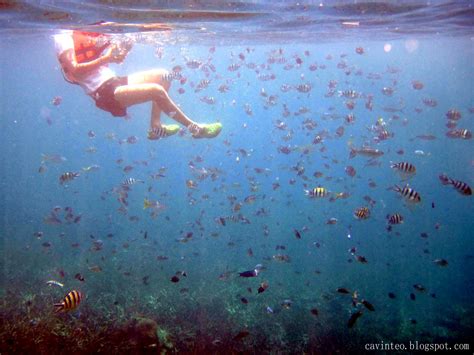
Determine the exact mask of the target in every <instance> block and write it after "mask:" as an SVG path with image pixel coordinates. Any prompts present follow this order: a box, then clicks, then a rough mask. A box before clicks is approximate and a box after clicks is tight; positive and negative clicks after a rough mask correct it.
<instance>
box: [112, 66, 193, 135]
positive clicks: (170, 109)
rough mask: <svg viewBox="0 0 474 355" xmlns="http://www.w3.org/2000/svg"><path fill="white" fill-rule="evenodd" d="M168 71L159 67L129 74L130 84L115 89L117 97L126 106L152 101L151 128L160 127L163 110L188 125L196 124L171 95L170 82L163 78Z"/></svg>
mask: <svg viewBox="0 0 474 355" xmlns="http://www.w3.org/2000/svg"><path fill="white" fill-rule="evenodd" d="M167 73H168V72H167V71H166V70H164V69H157V70H151V71H147V72H140V73H136V74H132V75H129V77H128V85H123V86H119V87H118V88H116V89H115V98H116V99H117V101H119V102H120V103H121V104H122V105H123V106H125V107H128V106H132V105H136V104H141V103H144V102H148V101H152V110H151V119H150V126H151V128H157V127H160V125H161V122H160V115H161V111H163V112H164V113H166V114H167V115H168V116H169V117H171V118H173V119H174V120H175V121H177V122H179V123H181V124H182V125H184V126H186V127H187V126H189V125H190V124H195V122H194V121H192V120H191V119H190V118H189V117H188V116H186V115H185V114H184V112H183V111H181V109H180V108H179V107H178V106H177V105H176V104H175V103H174V102H173V101H172V100H171V98H170V97H169V95H168V92H167V91H168V89H169V87H170V83H169V82H168V81H166V80H163V75H165V74H167Z"/></svg>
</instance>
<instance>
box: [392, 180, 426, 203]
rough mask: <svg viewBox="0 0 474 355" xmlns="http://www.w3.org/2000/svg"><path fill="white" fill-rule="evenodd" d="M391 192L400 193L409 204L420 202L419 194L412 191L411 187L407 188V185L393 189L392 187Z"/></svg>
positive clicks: (396, 186)
mask: <svg viewBox="0 0 474 355" xmlns="http://www.w3.org/2000/svg"><path fill="white" fill-rule="evenodd" d="M392 190H394V191H396V192H398V193H400V194H401V195H402V196H403V197H405V198H406V199H407V200H408V201H410V202H415V203H418V202H421V196H420V194H419V193H418V192H417V191H415V190H414V189H412V188H411V187H409V186H408V184H406V185H405V186H404V187H400V186H398V185H395V186H394V187H392Z"/></svg>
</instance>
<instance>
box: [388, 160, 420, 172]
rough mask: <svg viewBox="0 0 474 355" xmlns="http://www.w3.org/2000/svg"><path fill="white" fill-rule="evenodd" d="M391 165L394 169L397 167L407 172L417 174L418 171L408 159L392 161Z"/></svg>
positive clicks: (400, 170)
mask: <svg viewBox="0 0 474 355" xmlns="http://www.w3.org/2000/svg"><path fill="white" fill-rule="evenodd" d="M390 167H391V168H392V169H396V170H398V171H399V172H401V173H405V174H415V173H416V168H415V166H414V165H413V164H411V163H408V162H406V161H402V162H400V163H392V162H390Z"/></svg>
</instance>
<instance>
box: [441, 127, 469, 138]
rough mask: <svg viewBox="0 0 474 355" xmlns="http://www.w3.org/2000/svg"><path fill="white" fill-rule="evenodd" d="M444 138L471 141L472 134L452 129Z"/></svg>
mask: <svg viewBox="0 0 474 355" xmlns="http://www.w3.org/2000/svg"><path fill="white" fill-rule="evenodd" d="M446 136H447V137H449V138H461V139H471V138H472V132H471V131H470V130H468V129H465V128H464V129H453V130H451V131H448V132H446Z"/></svg>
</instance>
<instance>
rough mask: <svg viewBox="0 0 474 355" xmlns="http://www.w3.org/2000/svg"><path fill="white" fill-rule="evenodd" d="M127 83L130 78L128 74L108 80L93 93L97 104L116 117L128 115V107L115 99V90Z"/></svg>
mask: <svg viewBox="0 0 474 355" xmlns="http://www.w3.org/2000/svg"><path fill="white" fill-rule="evenodd" d="M127 84H128V78H127V77H126V76H116V77H113V78H111V79H109V80H107V81H106V82H105V83H103V84H102V85H101V86H100V87H99V88H98V89H97V90H96V91H95V92H94V94H92V98H93V99H94V101H95V105H96V106H97V107H98V108H100V109H102V110H104V111H107V112H110V113H111V114H112V115H114V116H115V117H124V116H126V115H127V108H126V107H123V106H122V105H120V103H119V102H118V101H117V100H116V99H115V94H114V92H115V89H116V88H117V87H118V86H122V85H127Z"/></svg>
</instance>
